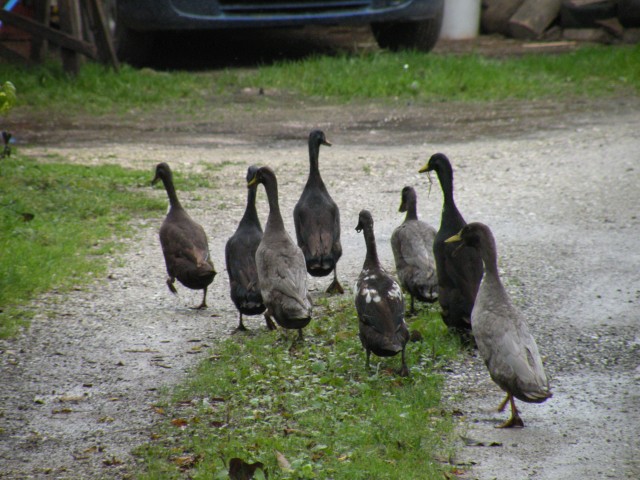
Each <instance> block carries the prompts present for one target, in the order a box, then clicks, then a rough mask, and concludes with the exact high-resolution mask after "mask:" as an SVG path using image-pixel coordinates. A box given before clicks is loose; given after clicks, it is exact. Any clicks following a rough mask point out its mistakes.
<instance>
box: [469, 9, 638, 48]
mask: <svg viewBox="0 0 640 480" xmlns="http://www.w3.org/2000/svg"><path fill="white" fill-rule="evenodd" d="M480 26H481V30H482V33H485V34H491V33H499V34H502V35H505V36H508V37H513V38H517V39H521V40H550V41H551V40H573V41H585V42H600V43H638V42H640V0H482V14H481V22H480Z"/></svg>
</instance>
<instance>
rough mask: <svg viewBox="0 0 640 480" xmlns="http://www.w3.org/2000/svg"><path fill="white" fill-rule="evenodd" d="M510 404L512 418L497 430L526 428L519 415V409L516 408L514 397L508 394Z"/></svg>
mask: <svg viewBox="0 0 640 480" xmlns="http://www.w3.org/2000/svg"><path fill="white" fill-rule="evenodd" d="M508 399H509V402H511V417H510V418H509V420H507V421H506V422H504V423H503V424H502V425H499V426H498V427H497V428H522V427H524V422H523V421H522V419H521V418H520V415H519V414H518V409H517V408H516V402H515V400H514V399H513V395H511V394H508Z"/></svg>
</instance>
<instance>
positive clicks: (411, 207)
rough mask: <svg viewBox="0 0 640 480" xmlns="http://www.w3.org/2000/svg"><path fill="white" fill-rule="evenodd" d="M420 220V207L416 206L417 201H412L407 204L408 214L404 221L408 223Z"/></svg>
mask: <svg viewBox="0 0 640 480" xmlns="http://www.w3.org/2000/svg"><path fill="white" fill-rule="evenodd" d="M417 219H418V207H417V205H416V201H415V200H410V201H409V202H407V214H406V215H405V217H404V221H405V222H408V221H409V220H417Z"/></svg>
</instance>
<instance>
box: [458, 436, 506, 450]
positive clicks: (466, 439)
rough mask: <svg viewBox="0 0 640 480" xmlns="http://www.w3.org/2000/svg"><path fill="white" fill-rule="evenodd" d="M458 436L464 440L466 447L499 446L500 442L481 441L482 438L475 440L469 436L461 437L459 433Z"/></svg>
mask: <svg viewBox="0 0 640 480" xmlns="http://www.w3.org/2000/svg"><path fill="white" fill-rule="evenodd" d="M460 438H461V439H462V441H463V442H464V444H465V445H466V446H467V447H501V446H502V442H488V443H487V442H483V441H482V440H475V439H473V438H469V437H463V436H462V435H460Z"/></svg>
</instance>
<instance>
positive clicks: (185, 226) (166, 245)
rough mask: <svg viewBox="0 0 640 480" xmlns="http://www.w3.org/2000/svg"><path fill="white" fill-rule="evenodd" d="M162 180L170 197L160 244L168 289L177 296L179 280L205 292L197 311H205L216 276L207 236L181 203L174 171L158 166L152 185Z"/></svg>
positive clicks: (164, 166)
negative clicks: (208, 289)
mask: <svg viewBox="0 0 640 480" xmlns="http://www.w3.org/2000/svg"><path fill="white" fill-rule="evenodd" d="M159 180H162V183H163V184H164V188H165V190H166V191H167V195H168V196H169V212H168V213H167V216H166V218H165V219H164V222H162V226H161V227H160V245H161V246H162V253H163V254H164V261H165V264H166V267H167V273H168V274H169V278H168V279H167V286H168V287H169V290H171V292H173V293H177V290H176V287H175V286H174V282H175V280H176V278H177V279H178V281H179V282H180V283H182V285H184V286H185V287H187V288H190V289H192V290H204V293H203V295H202V303H201V304H200V305H199V306H198V307H196V308H198V309H202V308H206V307H207V288H208V286H209V285H210V284H211V282H213V278H214V277H215V276H216V271H215V269H214V268H213V262H212V260H211V256H210V254H209V245H208V242H207V234H206V233H205V231H204V228H202V226H201V225H200V224H198V223H196V222H195V221H194V220H193V219H192V218H191V217H190V216H189V214H188V213H187V211H186V210H185V209H184V208H183V207H182V205H181V204H180V201H179V200H178V196H177V195H176V189H175V187H174V185H173V175H172V174H171V169H170V168H169V165H167V164H166V163H159V164H158V165H157V166H156V174H155V177H154V178H153V180H152V181H151V184H152V185H155V184H156V183H157V182H158V181H159Z"/></svg>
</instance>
